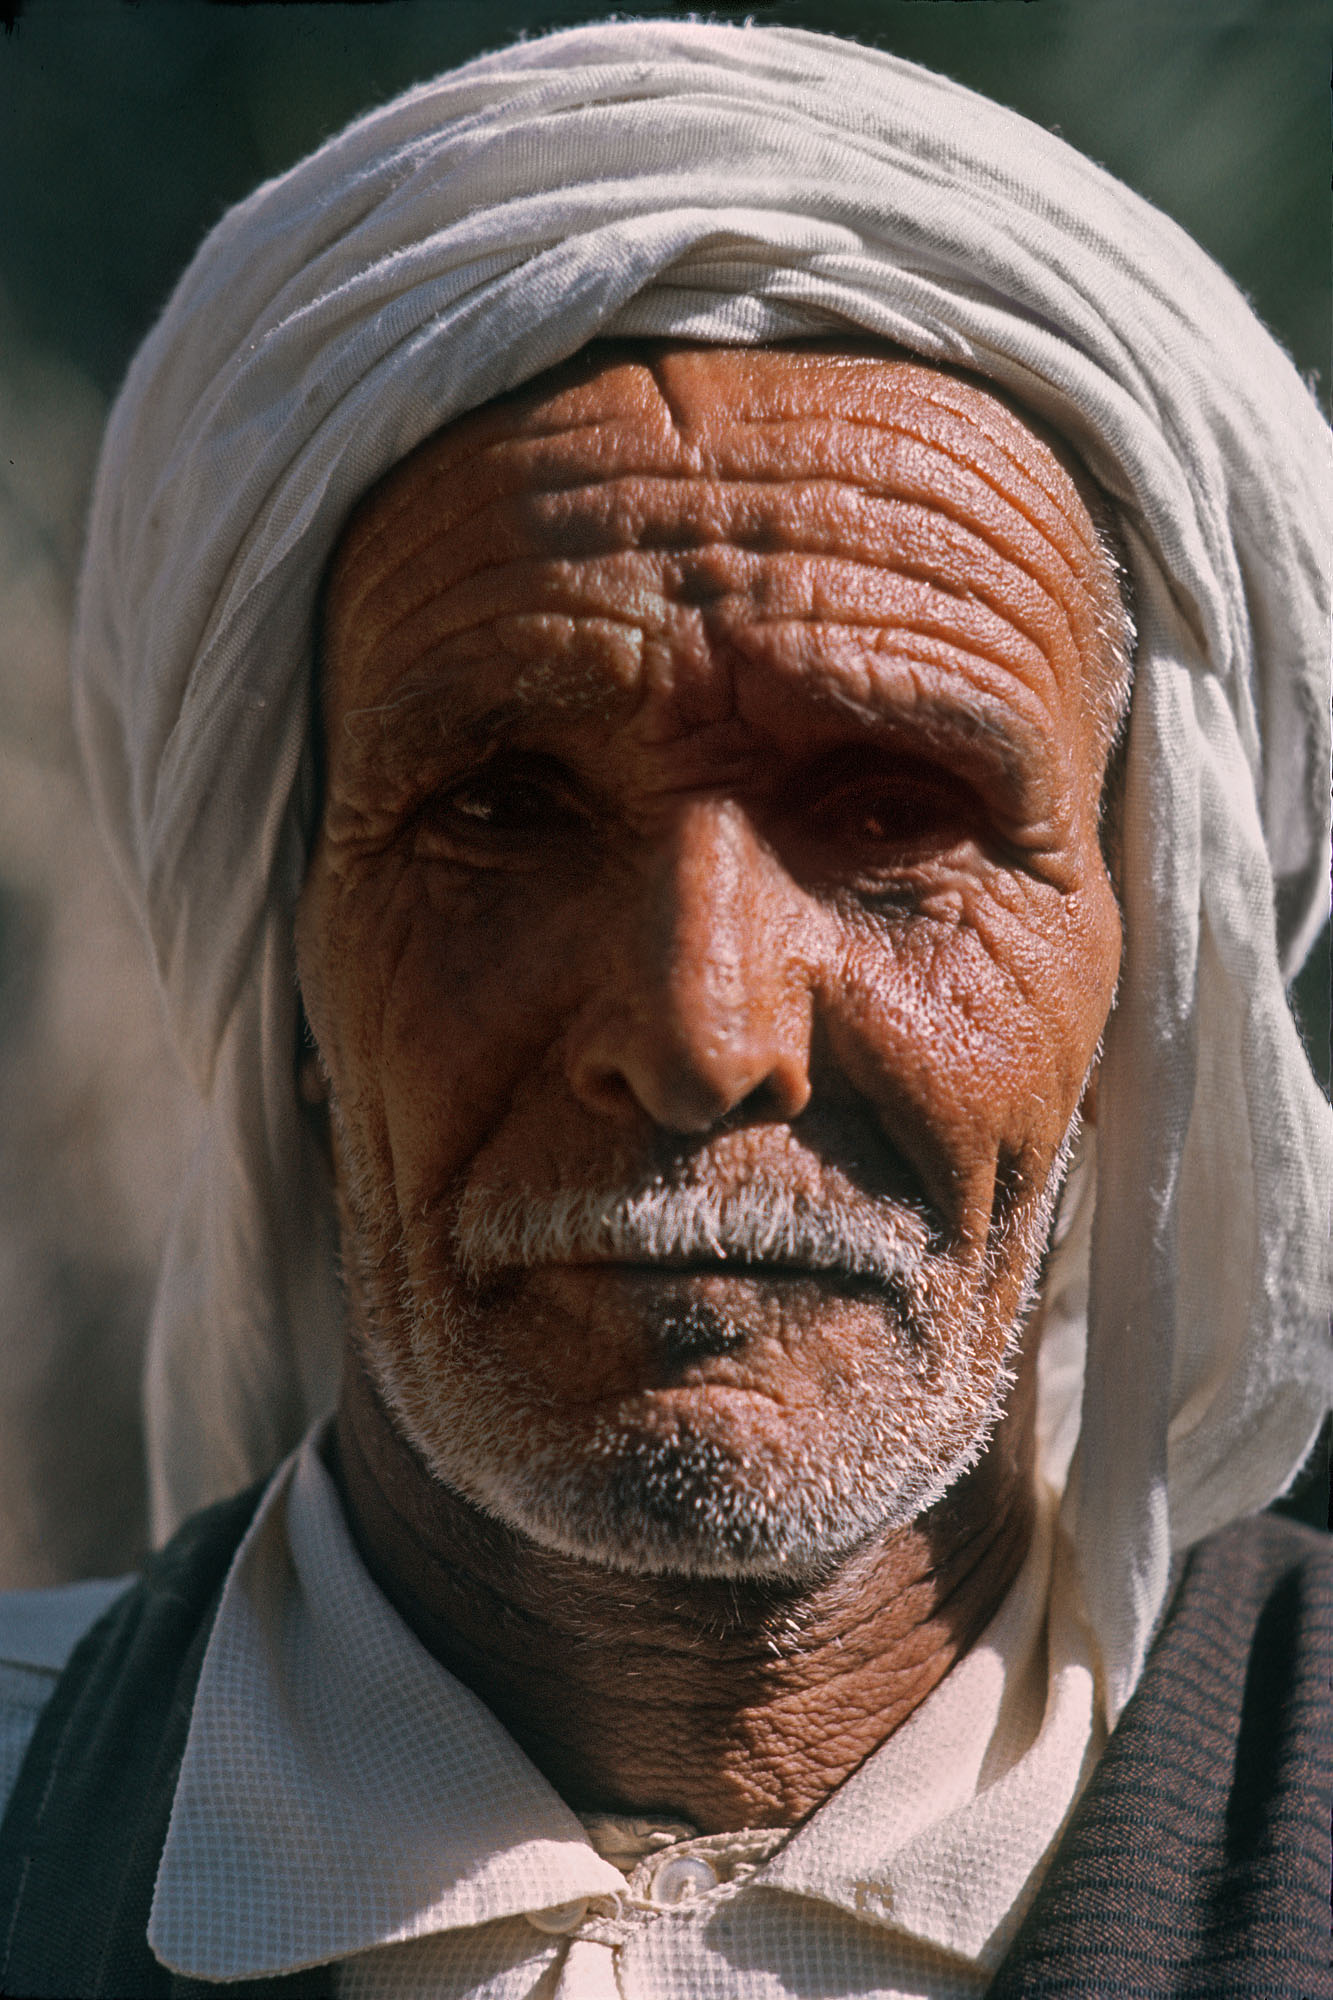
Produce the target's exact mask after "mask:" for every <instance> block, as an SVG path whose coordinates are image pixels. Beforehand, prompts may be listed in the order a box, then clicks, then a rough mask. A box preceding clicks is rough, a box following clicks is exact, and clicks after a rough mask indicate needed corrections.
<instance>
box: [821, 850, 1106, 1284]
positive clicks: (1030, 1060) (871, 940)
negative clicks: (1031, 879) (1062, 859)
mask: <svg viewBox="0 0 1333 2000" xmlns="http://www.w3.org/2000/svg"><path fill="white" fill-rule="evenodd" d="M1118 962H1119V922H1118V917H1117V913H1116V908H1115V902H1114V897H1113V896H1112V894H1111V891H1110V885H1109V883H1108V884H1106V885H1105V890H1104V893H1103V891H1102V888H1101V886H1100V885H1093V886H1091V887H1090V888H1089V889H1088V890H1087V891H1086V892H1079V893H1075V894H1072V895H1059V894H1057V893H1056V892H1055V891H1040V890H1039V891H1037V892H1035V893H1033V892H1030V891H1029V890H1027V889H1026V888H1025V887H1023V886H1020V885H1016V884H1014V883H1013V881H1012V879H1009V880H1007V881H1005V882H1003V883H1001V884H998V885H992V886H991V887H989V888H988V889H987V891H986V892H985V893H984V894H983V893H982V892H981V891H980V890H978V889H977V887H976V885H975V883H968V884H961V885H960V886H959V888H958V890H957V891H956V892H953V893H946V894H944V895H942V896H941V897H939V898H938V899H937V904H936V908H935V912H934V914H926V913H922V912H918V913H917V914H915V915H913V916H912V917H911V918H910V919H909V920H907V921H905V922H903V923H901V924H894V925H886V926H884V927H882V928H879V929H877V930H876V931H874V932H871V933H869V934H868V933H867V932H866V931H865V930H864V929H860V928H855V929H853V930H851V931H850V932H849V935H848V939H847V943H846V948H845V951H844V954H843V957H842V960H841V963H840V964H839V966H838V968H837V974H836V977H835V978H834V979H833V980H832V981H831V982H830V984H829V986H828V987H827V988H826V990H825V993H824V996H823V1013H824V1018H825V1020H826V1021H827V1023H828V1027H829V1034H830V1041H831V1044H832V1048H833V1054H834V1058H835V1060H836V1061H837V1062H838V1064H839V1066H840V1067H841V1068H842V1069H843V1070H844V1072H845V1073H846V1074H847V1076H848V1078H849V1080H850V1081H851V1082H852V1083H853V1085H854V1087H856V1088H857V1089H858V1090H859V1091H860V1092H861V1094H862V1095H863V1096H864V1097H866V1098H867V1099H868V1100H869V1101H870V1102H871V1103H872V1104H873V1105H875V1107H876V1109H877V1110H878V1111H879V1113H880V1117H881V1119H882V1121H883V1123H884V1126H885V1128H886V1130H887V1131H889V1132H890V1133H892V1134H894V1135H902V1138H903V1140H904V1141H905V1143H906V1145H907V1147H908V1149H909V1151H910V1153H911V1156H912V1161H913V1164H914V1165H915V1166H916V1168H917V1170H918V1172H919V1173H920V1174H921V1177H922V1180H923V1182H924V1184H925V1187H926V1191H927V1193H928V1195H929V1196H930V1197H931V1199H932V1201H933V1202H934V1204H935V1205H936V1207H937V1208H938V1209H939V1211H940V1213H941V1214H942V1215H943V1216H944V1217H945V1218H946V1219H947V1220H948V1221H949V1222H950V1223H951V1224H952V1225H953V1226H955V1227H957V1228H959V1229H960V1230H961V1232H962V1233H963V1235H964V1236H966V1237H968V1238H970V1239H972V1240H974V1241H975V1242H976V1243H977V1244H981V1243H982V1242H983V1241H984V1236H985V1231H986V1228H987V1227H988V1225H989V1219H990V1213H991V1206H992V1202H993V1199H994V1193H995V1177H996V1172H997V1168H998V1167H999V1166H1000V1165H1001V1164H1002V1163H1003V1162H1008V1163H1012V1164H1016V1165H1018V1166H1019V1168H1020V1170H1021V1171H1022V1172H1023V1173H1024V1175H1025V1176H1026V1177H1027V1178H1029V1179H1030V1180H1031V1181H1032V1183H1033V1184H1034V1185H1037V1186H1040V1185H1041V1184H1043V1183H1044V1181H1045V1177H1046V1174H1047V1173H1048V1171H1049V1168H1050V1165H1051V1162H1052V1160H1053V1159H1054V1157H1055V1154H1056V1151H1057V1149H1058V1147H1059V1145H1060V1142H1061V1140H1062V1139H1063V1138H1064V1135H1065V1132H1066V1131H1067V1129H1068V1126H1069V1123H1070V1120H1071V1119H1072V1117H1073V1115H1074V1112H1075V1110H1076V1108H1077V1105H1078V1100H1079V1094H1080V1091H1081V1088H1082V1085H1083V1081H1084V1078H1085V1076H1086V1073H1087V1070H1088V1067H1089V1064H1090V1063H1091V1061H1092V1058H1093V1055H1094V1053H1095V1051H1096V1047H1097V1043H1098V1040H1099V1037H1100V1035H1101V1031H1102V1027H1103V1025H1104V1022H1105V1019H1106V1014H1107V1011H1108V1009H1109V1006H1110V1002H1111V997H1112V993H1113V991H1114V984H1115V976H1116V969H1117V966H1118Z"/></svg>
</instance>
